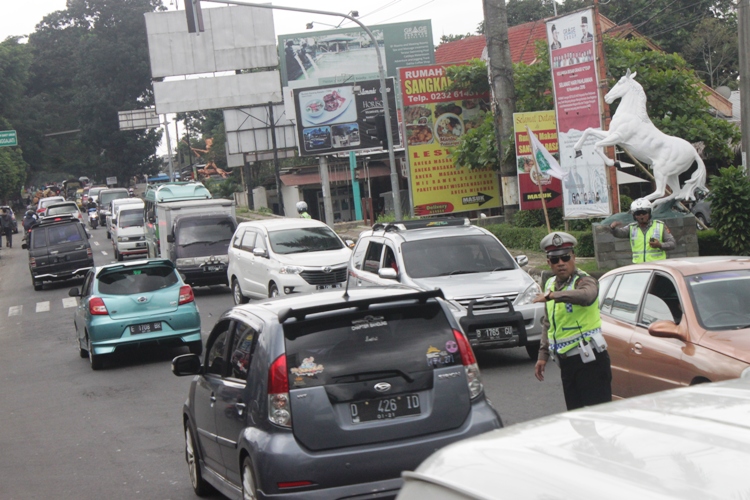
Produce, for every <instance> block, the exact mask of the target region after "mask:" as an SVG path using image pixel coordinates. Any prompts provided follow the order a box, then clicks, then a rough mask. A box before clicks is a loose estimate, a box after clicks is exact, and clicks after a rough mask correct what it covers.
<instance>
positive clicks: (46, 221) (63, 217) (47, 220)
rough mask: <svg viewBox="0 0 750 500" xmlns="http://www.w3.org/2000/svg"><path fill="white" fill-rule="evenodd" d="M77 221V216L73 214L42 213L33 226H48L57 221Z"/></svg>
mask: <svg viewBox="0 0 750 500" xmlns="http://www.w3.org/2000/svg"><path fill="white" fill-rule="evenodd" d="M70 221H76V222H79V220H78V218H77V217H76V216H75V215H73V214H60V215H43V216H42V217H41V218H40V219H39V220H38V221H37V222H36V223H35V224H34V225H35V226H48V225H50V224H57V223H58V222H70Z"/></svg>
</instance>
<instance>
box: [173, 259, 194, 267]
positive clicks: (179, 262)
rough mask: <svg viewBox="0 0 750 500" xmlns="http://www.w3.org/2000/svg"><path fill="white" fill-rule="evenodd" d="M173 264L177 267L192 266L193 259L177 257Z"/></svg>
mask: <svg viewBox="0 0 750 500" xmlns="http://www.w3.org/2000/svg"><path fill="white" fill-rule="evenodd" d="M175 264H176V265H177V267H186V266H194V265H195V259H177V262H176V263H175Z"/></svg>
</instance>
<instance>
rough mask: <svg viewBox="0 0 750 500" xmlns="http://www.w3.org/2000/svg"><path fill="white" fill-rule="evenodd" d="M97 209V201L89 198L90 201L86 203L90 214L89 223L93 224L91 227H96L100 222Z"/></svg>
mask: <svg viewBox="0 0 750 500" xmlns="http://www.w3.org/2000/svg"><path fill="white" fill-rule="evenodd" d="M96 210H97V205H96V202H95V201H94V200H92V199H91V198H89V201H88V203H86V212H87V213H88V216H89V225H91V229H96V227H97V225H98V224H99V217H98V216H97V215H96Z"/></svg>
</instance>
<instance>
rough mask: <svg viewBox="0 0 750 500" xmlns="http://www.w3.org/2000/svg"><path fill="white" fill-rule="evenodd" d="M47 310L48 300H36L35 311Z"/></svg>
mask: <svg viewBox="0 0 750 500" xmlns="http://www.w3.org/2000/svg"><path fill="white" fill-rule="evenodd" d="M47 311H49V300H47V301H45V302H37V303H36V312H38V313H40V312H47Z"/></svg>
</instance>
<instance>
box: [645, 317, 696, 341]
mask: <svg viewBox="0 0 750 500" xmlns="http://www.w3.org/2000/svg"><path fill="white" fill-rule="evenodd" d="M648 334H649V335H651V336H652V337H658V338H660V339H677V340H680V341H682V342H687V340H688V339H687V335H686V334H685V333H683V331H682V330H681V329H680V326H679V325H677V324H675V322H674V321H669V320H667V319H661V320H659V321H654V322H653V323H651V324H650V325H648Z"/></svg>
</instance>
